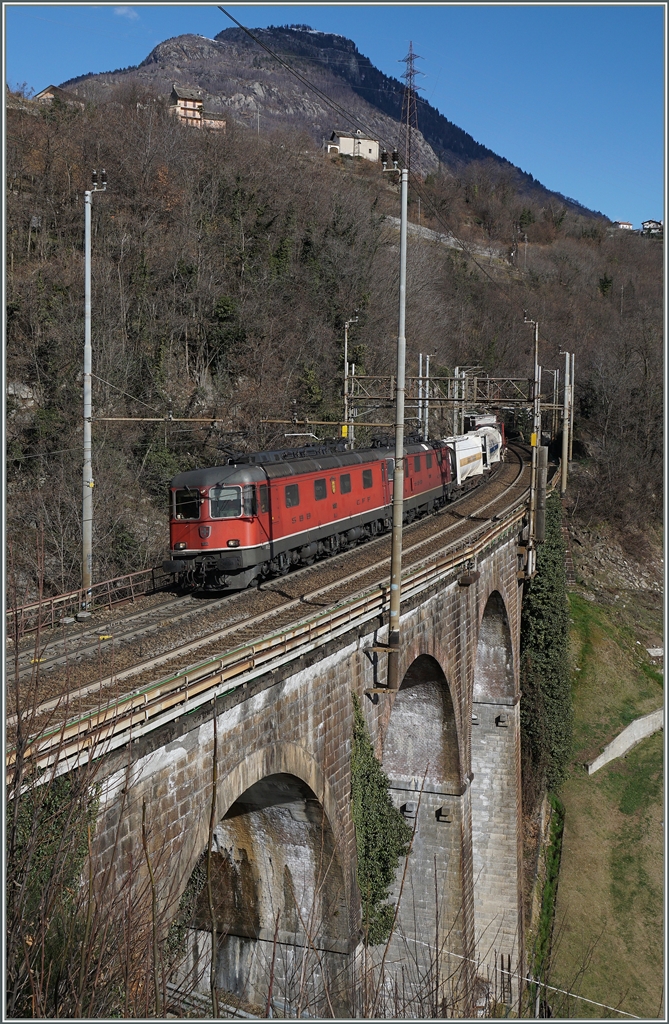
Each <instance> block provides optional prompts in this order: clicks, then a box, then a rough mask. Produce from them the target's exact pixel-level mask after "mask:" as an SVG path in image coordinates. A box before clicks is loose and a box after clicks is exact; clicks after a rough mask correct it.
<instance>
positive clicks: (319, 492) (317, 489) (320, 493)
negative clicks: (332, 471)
mask: <svg viewBox="0 0 669 1024" xmlns="http://www.w3.org/2000/svg"><path fill="white" fill-rule="evenodd" d="M327 492H328V489H327V484H326V483H325V477H323V479H322V480H314V497H315V498H316V501H322V499H323V498H325V496H326V495H327Z"/></svg>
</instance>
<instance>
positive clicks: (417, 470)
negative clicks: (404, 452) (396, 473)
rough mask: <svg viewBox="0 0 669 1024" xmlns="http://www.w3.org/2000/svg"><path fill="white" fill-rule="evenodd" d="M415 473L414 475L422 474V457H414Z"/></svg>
mask: <svg viewBox="0 0 669 1024" xmlns="http://www.w3.org/2000/svg"><path fill="white" fill-rule="evenodd" d="M413 471H414V473H420V455H414V459H413Z"/></svg>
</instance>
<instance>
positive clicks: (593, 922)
mask: <svg viewBox="0 0 669 1024" xmlns="http://www.w3.org/2000/svg"><path fill="white" fill-rule="evenodd" d="M655 598H657V599H655ZM570 606H571V618H572V658H573V665H574V669H575V671H574V673H573V680H574V682H573V694H574V707H575V722H574V759H573V764H572V769H571V774H570V778H569V779H568V780H567V782H566V783H565V785H564V788H563V790H562V793H561V796H562V799H563V802H564V805H565V831H564V838H563V849H562V865H561V871H560V883H559V889H558V897H557V906H556V918H555V932H554V944H553V958H552V971H551V975H552V976H551V979H550V981H551V983H552V984H554V985H556V986H558V987H562V988H566V989H569V990H571V991H574V992H578V993H579V994H580V995H583V996H586V997H587V998H589V999H592V1000H596V1001H598V1002H601V1003H605V1004H607V1005H608V1006H614V1007H619V1008H620V1009H621V1010H625V1011H627V1012H628V1013H633V1014H636V1015H638V1016H641V1017H658V1016H660V1014H661V1013H662V1012H663V1009H664V1003H663V989H662V981H663V870H664V869H663V851H664V834H663V822H664V796H663V748H664V733H663V732H659V733H656V734H655V735H654V736H651V737H649V738H648V739H646V740H644V741H643V742H642V743H640V744H639V745H638V746H637V747H635V748H633V749H632V750H631V751H629V753H628V754H627V756H626V757H624V758H619V759H618V760H615V761H612V762H610V763H609V764H608V765H606V766H605V767H604V768H602V769H600V770H599V771H598V772H596V773H595V774H594V775H592V776H588V774H587V772H586V769H585V767H584V764H585V762H586V761H589V760H591V759H592V758H593V757H595V756H596V755H597V754H598V753H599V751H600V750H601V749H602V747H603V746H604V745H605V744H606V743H608V742H609V740H611V739H612V738H613V737H614V736H615V735H617V734H618V733H619V732H620V731H621V730H622V729H623V728H624V727H625V726H626V725H628V724H629V722H631V721H632V720H633V719H635V718H638V717H639V716H640V715H643V714H647V713H648V712H649V711H652V710H654V709H655V708H657V707H659V706H661V705H662V699H663V694H662V676H661V674H660V673H658V672H657V671H656V670H655V669H653V667H652V666H651V665H650V664H649V661H648V658H647V655H646V651H645V647H644V644H643V639H644V638H645V637H646V636H648V635H653V634H657V633H659V634H660V635H661V631H662V625H661V616H662V611H661V598H660V596H659V595H648V593H647V592H646V593H645V594H642V593H639V594H633V593H632V592H629V591H628V592H627V594H626V595H625V603H624V604H623V603H622V602H620V603H612V604H610V605H604V604H595V603H593V602H589V601H587V600H586V599H585V598H584V597H582V596H580V595H579V594H574V593H572V594H570ZM639 638H641V639H642V643H641V644H639V643H637V640H638V639H639ZM550 1002H551V1005H552V1009H553V1013H554V1014H555V1015H557V1016H570V1017H592V1018H599V1017H602V1016H613V1017H615V1014H609V1013H607V1011H604V1010H602V1009H601V1008H599V1007H596V1006H592V1005H589V1004H587V1003H584V1002H582V1001H580V1000H564V999H563V998H562V997H560V996H555V997H551V999H550Z"/></svg>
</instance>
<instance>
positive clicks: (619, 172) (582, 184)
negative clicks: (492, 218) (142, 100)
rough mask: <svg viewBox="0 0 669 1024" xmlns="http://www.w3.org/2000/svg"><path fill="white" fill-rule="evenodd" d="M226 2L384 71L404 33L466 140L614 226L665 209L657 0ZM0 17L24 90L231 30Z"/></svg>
mask: <svg viewBox="0 0 669 1024" xmlns="http://www.w3.org/2000/svg"><path fill="white" fill-rule="evenodd" d="M224 6H225V5H224ZM228 9H229V10H230V12H231V13H232V14H234V16H235V17H236V18H237V19H238V20H239V21H241V22H242V23H243V24H245V25H246V26H248V27H249V28H252V27H259V26H265V25H283V24H292V23H300V24H308V25H310V26H311V27H312V28H315V29H320V30H322V31H327V32H337V33H340V34H341V35H345V36H348V37H349V38H351V39H353V40H354V42H355V43H356V45H357V47H358V49H359V50H360V51H361V52H362V53H364V54H365V55H366V56H368V57H369V58H370V59H371V60H372V62H373V63H374V64H375V65H376V66H377V67H379V68H380V69H381V70H382V71H384V72H385V73H386V74H389V75H393V76H399V75H400V74H401V72H402V71H403V70H404V66H403V65H402V64H399V63H398V61H399V60H401V58H402V57H404V56H405V54H406V52H407V49H408V46H409V41H410V40H411V41H412V42H413V46H414V50H415V51H416V52H417V53H418V54H420V55H421V56H422V58H423V60H421V61H418V65H417V66H418V67H419V68H420V69H421V71H422V72H423V73H424V76H425V77H424V78H422V79H420V84H421V85H422V87H423V90H424V92H423V95H424V96H425V98H426V99H428V100H429V101H430V103H432V104H433V105H434V106H436V107H437V109H438V110H440V111H441V112H442V113H443V114H445V115H446V117H448V118H449V120H451V121H453V122H454V123H455V124H457V125H458V126H459V127H461V128H463V129H464V130H465V131H467V132H469V133H470V134H471V135H473V137H474V138H475V139H476V140H477V141H478V142H481V143H483V144H484V145H486V146H488V147H490V149H492V150H494V151H495V152H497V153H499V154H500V155H501V156H504V157H506V158H507V159H508V160H510V161H511V162H512V163H514V164H517V165H518V166H519V167H521V168H522V169H523V170H524V171H528V172H529V173H531V174H533V175H534V177H535V178H538V179H539V181H541V182H542V183H543V184H544V185H546V186H548V187H549V188H551V189H555V190H557V191H559V192H562V193H563V194H564V195H567V196H570V197H572V198H574V199H577V200H578V201H579V202H581V203H583V204H584V205H586V206H589V207H591V208H592V209H596V210H601V212H602V213H604V214H606V215H607V216H608V217H611V218H612V219H613V220H630V221H632V223H633V224H634V225H635V227H639V226H640V224H641V221H642V220H645V219H647V218H650V217H653V218H663V217H664V211H663V197H664V152H665V136H664V125H665V112H664V73H665V69H664V59H665V9H664V5H663V4H638V3H636V4H617V5H616V4H601V3H600V4H592V5H578V4H562V5H561V4H555V5H551V4H518V5H506V4H491V5H486V4H471V5H459V4H303V5H296V4H290V5H277V4H271V5H270V4H266V5H264V4H255V5H253V4H244V5H242V4H230V5H228ZM4 13H5V18H6V24H5V40H6V43H5V76H6V80H7V82H9V84H10V86H11V87H14V86H15V85H16V84H19V83H23V82H25V83H27V85H28V87H29V88H32V89H34V91H35V92H38V91H39V90H40V89H42V88H43V87H44V86H46V85H49V84H51V83H53V84H56V85H57V84H59V83H60V82H62V81H64V80H66V79H68V78H72V77H74V76H75V75H80V74H84V73H86V72H88V71H94V72H97V71H110V70H113V69H115V68H119V67H126V66H127V65H130V64H137V63H139V62H140V61H142V60H143V59H144V58H145V57H146V56H147V55H148V53H150V51H151V50H152V49H153V47H154V46H155V45H156V44H157V43H159V42H162V41H163V40H164V39H168V38H170V37H171V36H175V35H181V34H182V33H185V32H195V33H198V34H200V35H204V36H209V37H213V36H214V35H216V34H217V33H218V32H220V31H221V29H224V28H227V27H229V26H230V25H231V24H232V22H230V21H229V20H228V19H227V18H226V17H225V15H224V14H222V13H221V11H219V10H218V8H217V7H216V6H215V5H198V4H188V5H185V4H172V5H158V4H156V5H142V4H133V5H119V4H95V5H85V4H70V5H67V4H55V3H54V4H5V5H4Z"/></svg>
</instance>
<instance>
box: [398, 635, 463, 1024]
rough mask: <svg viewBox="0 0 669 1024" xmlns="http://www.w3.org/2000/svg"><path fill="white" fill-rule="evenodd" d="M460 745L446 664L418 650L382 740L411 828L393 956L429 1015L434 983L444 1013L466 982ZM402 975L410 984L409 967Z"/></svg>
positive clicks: (417, 1009) (420, 1009)
mask: <svg viewBox="0 0 669 1024" xmlns="http://www.w3.org/2000/svg"><path fill="white" fill-rule="evenodd" d="M461 747H462V744H461V741H460V737H459V733H458V716H457V714H456V708H455V706H454V702H453V699H452V696H451V689H450V686H449V683H448V680H447V679H446V676H445V674H444V671H443V669H442V667H441V665H440V664H439V662H438V661H437V660H436V659H435V658H434V657H432V656H430V655H426V654H422V655H419V656H418V657H417V658H416V659H415V660H414V661H413V662H412V663H411V665H410V666H409V668H408V669H407V671H406V673H405V675H404V678H403V680H402V683H401V686H400V689H399V690H398V692H397V696H396V697H395V700H394V703H393V707H392V710H391V713H390V721H389V725H388V729H387V732H386V736H385V739H384V745H383V769H384V771H385V772H386V774H387V775H388V778H389V781H390V787H391V790H390V792H391V799H392V800H393V802H394V804H395V806H396V807H397V808H399V810H400V811H401V813H402V814H403V815H404V817H405V819H406V821H407V823H408V824H409V825H410V826H412V827H413V829H414V835H413V840H412V846H411V853H410V855H409V859H408V862H407V865H406V872H405V865H404V863H401V864H400V865H399V867H398V870H397V874H396V878H395V883H394V886H393V888H392V890H391V893H390V902H391V903H395V902H397V901H398V900H400V905H399V912H398V915H397V923H396V930H395V933H394V934H393V937H392V939H391V947H390V949H389V952H388V957H387V964H388V965H390V966H388V967H387V970H388V971H389V972H391V973H392V971H393V967H392V966H391V965H392V964H394V963H397V964H400V965H401V964H402V963H406V961H407V957H408V958H409V959H410V960H411V961H412V963H413V964H414V965H415V969H416V973H417V975H420V976H421V978H422V979H423V982H422V983H421V985H419V986H418V989H417V990H416V992H414V994H413V996H412V997H411V998H412V999H415V1000H416V1002H415V1005H414V1004H413V1003H412V1004H411V1007H410V1008H408V1015H409V1016H414V1015H416V1016H425V1015H426V1004H424V1003H423V1002H422V998H423V995H424V991H427V990H430V992H431V993H433V995H431V996H430V998H431V999H433V1000H434V999H436V1000H437V1004H438V1005H441V1006H442V1008H443V1010H444V1015H446V1010H445V1008H446V1007H447V1006H450V1007H453V1006H455V1005H460V1004H461V999H462V992H463V991H465V990H466V989H467V986H468V977H469V974H468V968H467V966H466V965H467V963H468V960H467V957H468V956H469V955H470V953H471V948H470V945H471V941H470V936H471V934H472V930H473V926H472V922H471V920H470V918H471V907H470V902H471V901H470V900H468V899H467V898H466V893H467V892H468V891H470V889H471V844H470V809H469V789H468V780H466V779H465V778H464V777H463V776H464V771H463V767H462V760H461ZM400 891H401V899H400ZM446 936H448V938H447V939H446V938H445V937H446ZM446 950H448V951H449V952H448V955H447V954H446V952H445V951H446ZM451 953H454V954H456V956H457V957H459V959H456V960H455V961H454V960H453V958H451V956H450V954H451ZM462 965H465V966H464V969H463V968H462ZM397 970H398V971H399V970H400V968H399V967H398V968H397ZM397 981H398V984H400V985H401V984H403V977H402V976H401V975H399V976H398V977H397ZM421 993H422V994H421ZM430 1005H431V1006H434V1005H435V1003H434V1001H433V1002H432V1003H431V1004H430ZM431 1012H433V1011H430V1012H429V1013H427V1015H430V1013H431Z"/></svg>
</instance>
